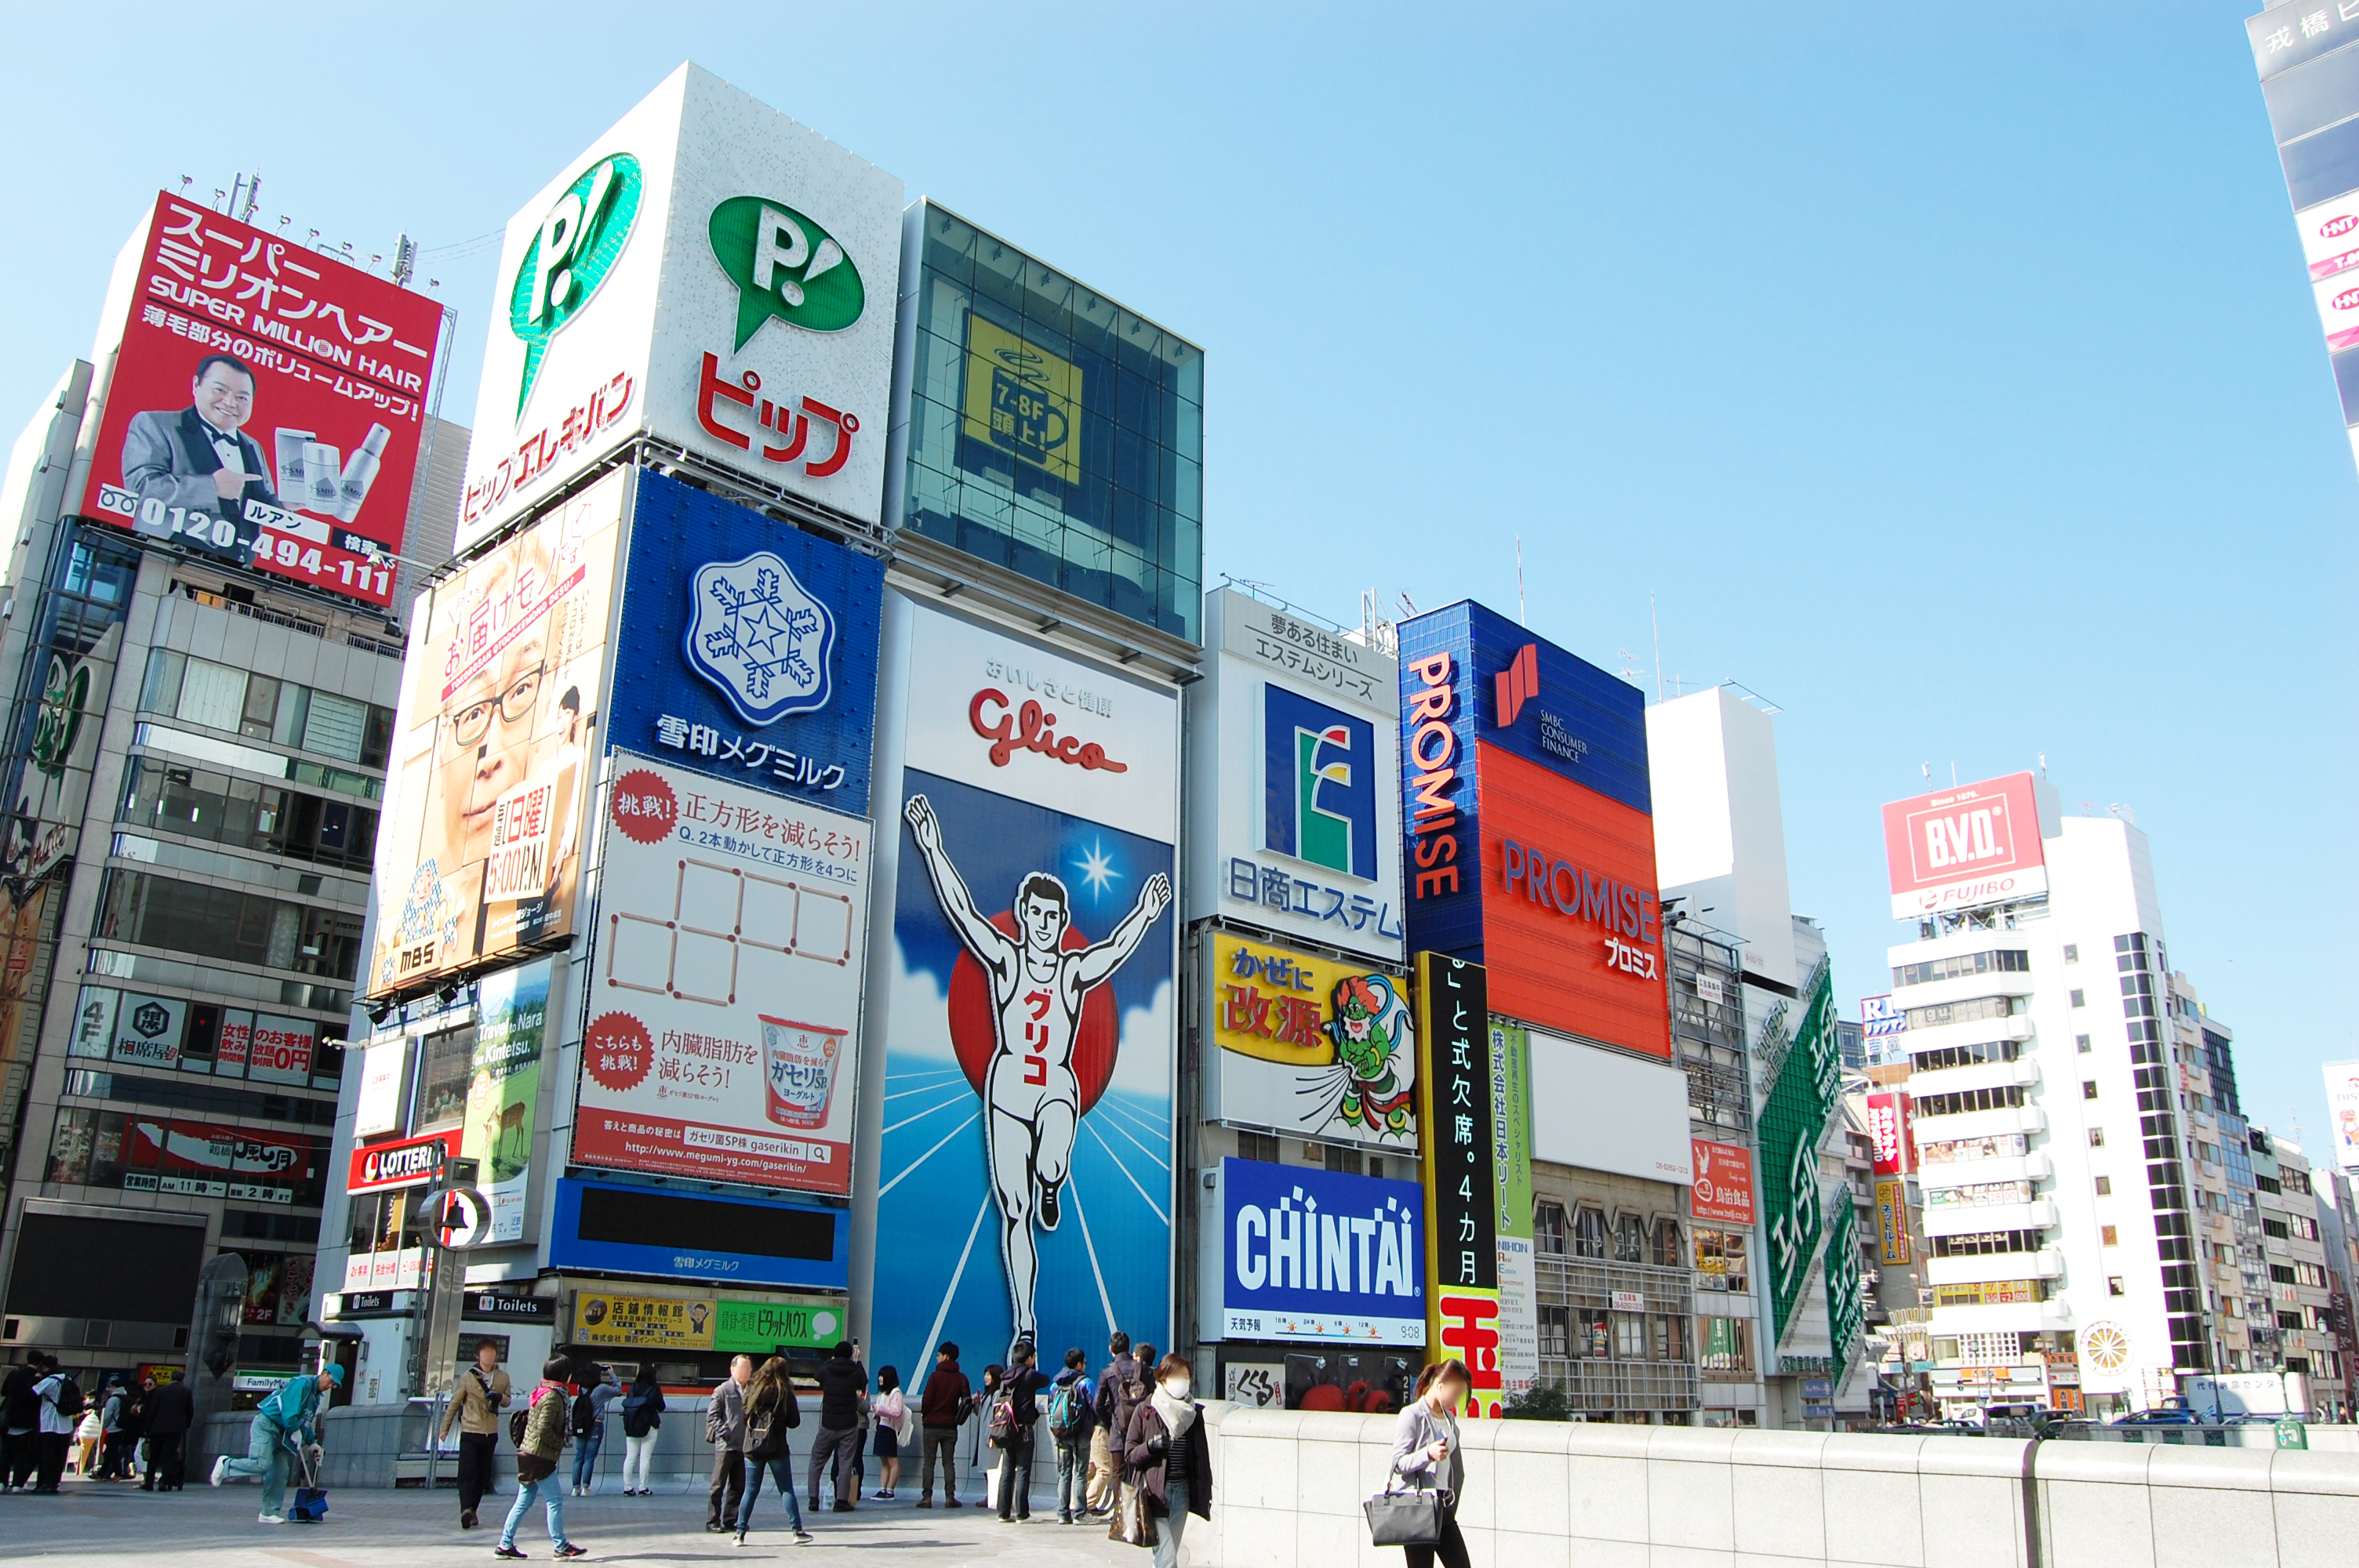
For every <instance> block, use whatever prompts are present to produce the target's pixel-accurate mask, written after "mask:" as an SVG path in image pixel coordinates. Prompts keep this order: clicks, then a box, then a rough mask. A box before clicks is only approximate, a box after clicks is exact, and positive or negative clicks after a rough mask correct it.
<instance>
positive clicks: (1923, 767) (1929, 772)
mask: <svg viewBox="0 0 2359 1568" xmlns="http://www.w3.org/2000/svg"><path fill="white" fill-rule="evenodd" d="M1917 769H1918V771H1919V773H1923V774H1924V775H1925V782H1926V783H1927V784H1931V783H1932V782H1933V764H1932V763H1930V762H1919V763H1918V764H1917Z"/></svg>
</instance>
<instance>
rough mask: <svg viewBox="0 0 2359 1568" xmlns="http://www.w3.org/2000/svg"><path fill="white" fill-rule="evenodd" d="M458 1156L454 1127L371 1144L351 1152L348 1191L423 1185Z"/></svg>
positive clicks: (386, 1190)
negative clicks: (446, 1161)
mask: <svg viewBox="0 0 2359 1568" xmlns="http://www.w3.org/2000/svg"><path fill="white" fill-rule="evenodd" d="M458 1157H459V1133H458V1130H457V1129H455V1128H453V1129H451V1130H448V1131H443V1132H429V1133H428V1134H427V1135H426V1136H425V1137H423V1138H404V1139H400V1140H397V1141H395V1142H391V1143H372V1144H370V1145H368V1146H367V1147H365V1148H362V1149H355V1150H353V1169H352V1175H351V1177H350V1179H348V1180H347V1181H346V1182H345V1183H344V1191H346V1192H348V1193H382V1192H390V1191H392V1190H393V1189H394V1188H396V1187H417V1186H423V1185H425V1184H427V1183H428V1182H430V1181H432V1180H433V1179H434V1178H435V1176H436V1174H437V1173H439V1172H440V1170H441V1167H442V1162H443V1161H444V1160H445V1159H451V1160H455V1159H457V1158H458Z"/></svg>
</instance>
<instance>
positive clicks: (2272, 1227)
mask: <svg viewBox="0 0 2359 1568" xmlns="http://www.w3.org/2000/svg"><path fill="white" fill-rule="evenodd" d="M2261 1233H2262V1234H2263V1235H2265V1236H2274V1237H2276V1238H2277V1239H2278V1240H2280V1241H2283V1240H2285V1239H2287V1236H2286V1222H2285V1221H2284V1220H2282V1219H2271V1218H2270V1217H2268V1216H2267V1215H2263V1216H2262V1217H2261Z"/></svg>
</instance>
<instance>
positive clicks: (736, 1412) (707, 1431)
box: [704, 1356, 754, 1533]
mask: <svg viewBox="0 0 2359 1568" xmlns="http://www.w3.org/2000/svg"><path fill="white" fill-rule="evenodd" d="M753 1380H754V1358H753V1357H751V1356H736V1357H731V1358H730V1362H729V1376H727V1377H725V1378H723V1379H721V1385H720V1387H718V1388H716V1389H714V1390H712V1402H711V1403H709V1404H707V1405H706V1406H705V1407H704V1441H705V1442H707V1443H710V1444H712V1489H711V1490H710V1491H709V1492H707V1493H706V1497H705V1509H704V1528H705V1529H707V1530H715V1531H721V1532H724V1533H725V1532H726V1531H729V1530H735V1529H736V1528H737V1515H738V1512H739V1510H740V1509H742V1508H743V1507H744V1505H745V1385H746V1384H748V1383H750V1382H752V1381H753Z"/></svg>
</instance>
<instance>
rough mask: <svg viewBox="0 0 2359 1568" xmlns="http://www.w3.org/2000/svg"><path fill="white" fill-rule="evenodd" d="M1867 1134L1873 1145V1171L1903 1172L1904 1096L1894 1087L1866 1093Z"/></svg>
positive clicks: (1905, 1165) (1905, 1157) (1905, 1138)
mask: <svg viewBox="0 0 2359 1568" xmlns="http://www.w3.org/2000/svg"><path fill="white" fill-rule="evenodd" d="M1867 1136H1868V1141H1870V1142H1871V1143H1873V1144H1874V1145H1875V1173H1876V1174H1877V1175H1879V1176H1905V1175H1907V1174H1908V1167H1909V1165H1910V1163H1911V1161H1910V1160H1909V1158H1908V1096H1906V1095H1904V1094H1901V1093H1900V1092H1899V1091H1897V1090H1890V1091H1886V1092H1885V1093H1882V1094H1872V1095H1870V1096H1868V1097H1867Z"/></svg>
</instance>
